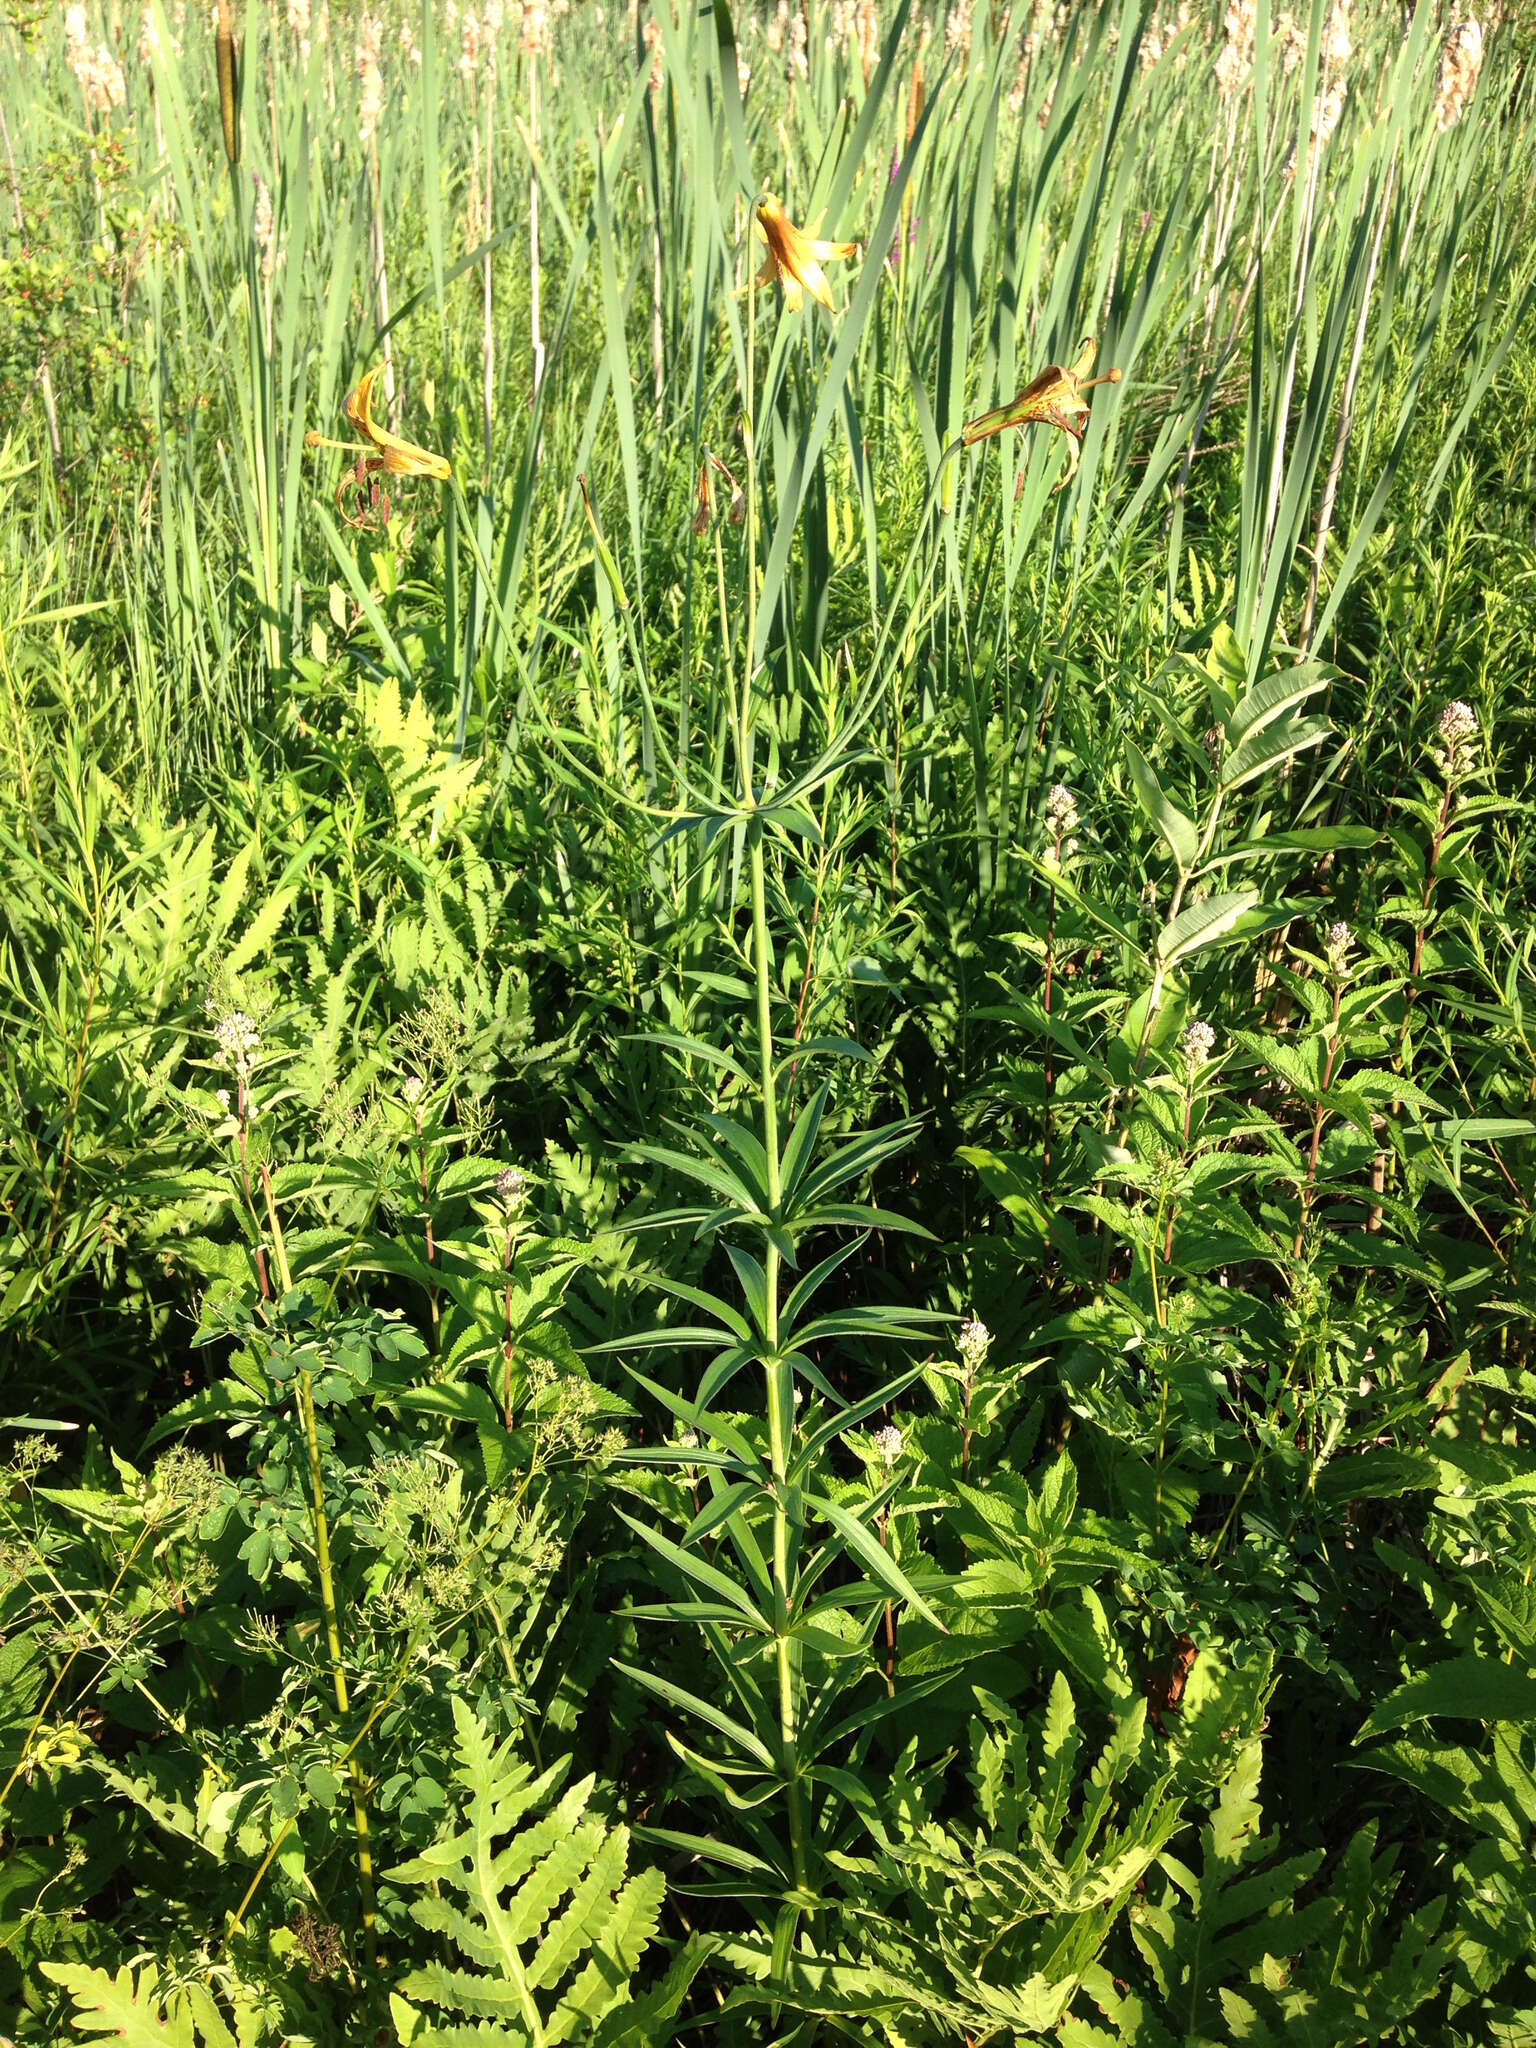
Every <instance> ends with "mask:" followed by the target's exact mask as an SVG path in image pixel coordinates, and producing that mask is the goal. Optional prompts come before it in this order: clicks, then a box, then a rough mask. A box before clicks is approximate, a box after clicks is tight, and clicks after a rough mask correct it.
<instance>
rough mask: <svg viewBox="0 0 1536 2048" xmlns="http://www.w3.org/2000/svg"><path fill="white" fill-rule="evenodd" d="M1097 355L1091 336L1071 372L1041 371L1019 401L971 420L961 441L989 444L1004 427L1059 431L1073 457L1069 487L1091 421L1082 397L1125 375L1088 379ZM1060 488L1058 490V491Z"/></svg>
mask: <svg viewBox="0 0 1536 2048" xmlns="http://www.w3.org/2000/svg"><path fill="white" fill-rule="evenodd" d="M1098 352H1099V345H1098V343H1097V342H1096V341H1094V340H1093V339H1092V337H1091V336H1090V337H1089V339H1088V340H1087V341H1085V342H1083V343H1082V345H1081V346H1080V348H1079V349H1078V352H1077V361H1076V362H1075V363H1073V365H1072V367H1071V368H1070V369H1063V368H1062V367H1061V365H1060V364H1059V363H1052V365H1051V367H1050V368H1049V369H1048V370H1042V371H1041V372H1040V374H1039V376H1038V377H1036V378H1034V379H1033V380H1032V381H1031V382H1030V383H1028V384H1026V385H1025V386H1024V389H1023V390H1022V391H1021V392H1020V393H1019V395H1018V397H1017V398H1014V399H1010V401H1009V402H1008V404H1007V405H1000V406H998V408H997V409H996V411H995V412H984V413H983V414H982V415H981V418H980V419H976V420H972V421H971V422H970V423H969V425H967V426H966V427H964V428H962V430H961V434H960V438H961V440H962V441H963V442H964V444H965V446H966V447H967V448H974V447H975V445H976V443H977V442H978V441H986V440H988V439H990V438H991V436H992V435H993V434H1000V433H1002V431H1003V429H1004V428H1005V427H1029V426H1035V425H1041V426H1047V427H1060V429H1061V431H1062V432H1063V433H1064V434H1065V435H1066V436H1067V439H1068V442H1069V444H1070V447H1071V453H1072V461H1071V465H1070V467H1069V468H1068V470H1067V473H1066V475H1065V476H1064V477H1063V478H1062V480H1061V484H1068V483H1070V482H1071V481H1072V479H1073V477H1075V476H1076V475H1077V464H1078V454H1079V450H1080V448H1081V446H1082V439H1083V432H1084V423H1085V422H1086V420H1087V418H1088V402H1087V400H1086V399H1085V398H1084V397H1083V393H1084V392H1085V391H1091V390H1092V389H1093V387H1094V385H1095V384H1118V383H1119V382H1120V378H1121V375H1122V373H1121V372H1120V371H1119V370H1106V371H1105V372H1104V374H1103V376H1102V377H1089V376H1088V372H1089V371H1090V370H1091V369H1092V368H1093V359H1094V357H1095V356H1096V355H1097V354H1098ZM1085 380H1086V381H1085ZM1020 481H1021V482H1022V481H1023V480H1022V478H1021V479H1020ZM1061 484H1058V485H1057V486H1056V488H1057V489H1058V490H1060V489H1061Z"/></svg>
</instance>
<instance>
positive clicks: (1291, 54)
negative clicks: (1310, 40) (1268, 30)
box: [1275, 14, 1307, 78]
mask: <svg viewBox="0 0 1536 2048" xmlns="http://www.w3.org/2000/svg"><path fill="white" fill-rule="evenodd" d="M1275 42H1276V44H1277V46H1278V48H1279V51H1280V69H1281V70H1282V71H1283V72H1284V74H1285V76H1286V77H1287V78H1289V77H1290V75H1291V73H1292V72H1293V71H1295V70H1296V69H1297V67H1298V66H1299V65H1300V63H1301V60H1302V58H1303V57H1305V55H1306V54H1307V32H1306V30H1305V29H1304V28H1303V27H1302V26H1301V24H1300V22H1298V21H1297V19H1296V17H1295V15H1293V14H1282V15H1281V16H1280V18H1279V19H1278V21H1276V23H1275Z"/></svg>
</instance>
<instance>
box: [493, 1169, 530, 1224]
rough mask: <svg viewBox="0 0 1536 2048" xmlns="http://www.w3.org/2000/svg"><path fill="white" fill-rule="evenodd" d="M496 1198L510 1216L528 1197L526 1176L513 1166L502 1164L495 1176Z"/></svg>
mask: <svg viewBox="0 0 1536 2048" xmlns="http://www.w3.org/2000/svg"><path fill="white" fill-rule="evenodd" d="M495 1187H496V1199H497V1201H498V1202H500V1204H501V1206H502V1208H503V1209H505V1210H506V1212H507V1214H508V1215H509V1216H510V1215H512V1213H513V1212H514V1210H517V1209H520V1208H521V1207H522V1206H523V1203H524V1202H525V1201H526V1200H527V1199H528V1176H527V1175H526V1174H525V1173H523V1172H521V1171H520V1169H519V1168H517V1167H515V1166H504V1167H503V1168H502V1169H501V1171H500V1173H498V1174H497V1176H496V1181H495Z"/></svg>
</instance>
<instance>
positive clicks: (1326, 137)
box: [1312, 78, 1349, 148]
mask: <svg viewBox="0 0 1536 2048" xmlns="http://www.w3.org/2000/svg"><path fill="white" fill-rule="evenodd" d="M1348 93H1349V85H1348V83H1347V81H1346V80H1344V79H1342V78H1335V79H1334V80H1333V81H1332V82H1331V83H1330V85H1329V86H1328V89H1327V91H1326V92H1324V93H1323V94H1322V95H1321V97H1320V98H1319V100H1318V102H1317V106H1316V108H1315V109H1314V111H1313V115H1312V140H1313V141H1314V142H1315V143H1316V144H1317V145H1318V147H1319V148H1321V147H1322V145H1323V144H1324V143H1326V142H1330V141H1332V139H1333V131H1334V129H1335V128H1337V127H1338V125H1339V116H1340V115H1341V114H1342V113H1343V111H1344V101H1345V98H1346V97H1347V95H1348Z"/></svg>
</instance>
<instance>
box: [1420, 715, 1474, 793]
mask: <svg viewBox="0 0 1536 2048" xmlns="http://www.w3.org/2000/svg"><path fill="white" fill-rule="evenodd" d="M1476 739H1477V713H1476V712H1475V711H1474V710H1473V709H1472V706H1471V705H1470V704H1464V703H1463V702H1462V700H1461V699H1460V698H1459V697H1457V698H1454V699H1453V700H1452V701H1451V702H1450V703H1449V704H1447V705H1446V707H1445V709H1444V710H1443V711H1442V712H1441V714H1440V716H1439V717H1438V718H1437V719H1436V720H1435V745H1434V747H1433V748H1432V750H1431V751H1432V752H1433V753H1434V756H1435V758H1436V760H1437V761H1438V762H1439V763H1440V766H1441V767H1442V769H1443V770H1444V771H1445V773H1446V774H1447V775H1448V776H1449V775H1461V774H1464V773H1465V772H1466V770H1467V769H1468V768H1470V767H1471V765H1472V750H1473V746H1474V744H1475V742H1476Z"/></svg>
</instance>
